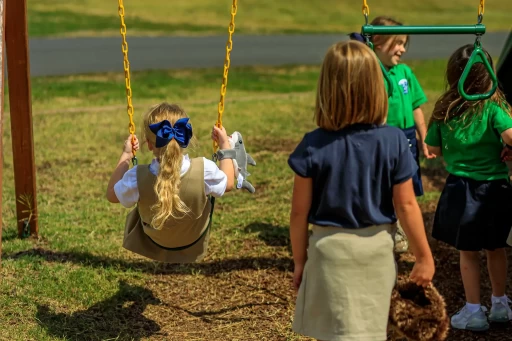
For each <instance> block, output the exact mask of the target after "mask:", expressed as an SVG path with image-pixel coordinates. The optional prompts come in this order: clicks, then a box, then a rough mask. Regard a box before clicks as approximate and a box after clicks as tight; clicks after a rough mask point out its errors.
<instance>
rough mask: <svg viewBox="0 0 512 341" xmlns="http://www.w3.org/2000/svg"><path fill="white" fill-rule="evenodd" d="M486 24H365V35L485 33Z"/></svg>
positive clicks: (363, 30)
mask: <svg viewBox="0 0 512 341" xmlns="http://www.w3.org/2000/svg"><path fill="white" fill-rule="evenodd" d="M484 33H485V25H483V24H476V25H446V26H372V25H364V26H363V28H362V30H361V34H363V35H375V34H381V35H385V34H388V35H391V34H393V35H394V34H397V35H398V34H405V35H406V34H484Z"/></svg>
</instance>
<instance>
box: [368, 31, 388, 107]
mask: <svg viewBox="0 0 512 341" xmlns="http://www.w3.org/2000/svg"><path fill="white" fill-rule="evenodd" d="M367 45H368V46H369V47H370V48H371V49H372V51H373V43H372V42H371V41H369V42H367ZM377 60H378V61H379V65H380V69H381V70H382V75H383V76H384V80H385V81H386V83H387V84H388V89H387V90H388V97H391V96H392V95H393V90H394V87H393V81H392V80H391V77H389V73H388V70H386V68H385V67H384V65H382V62H381V61H380V59H379V58H377Z"/></svg>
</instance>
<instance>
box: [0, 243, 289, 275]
mask: <svg viewBox="0 0 512 341" xmlns="http://www.w3.org/2000/svg"><path fill="white" fill-rule="evenodd" d="M3 258H4V259H23V258H25V259H34V260H44V261H46V262H54V263H73V264H79V265H81V266H89V267H93V268H114V269H120V270H123V271H126V270H135V271H141V272H144V273H149V274H162V275H190V274H196V273H198V272H199V273H201V274H202V275H206V276H214V275H216V274H219V273H227V272H232V271H238V270H260V269H276V270H279V271H292V270H293V264H292V260H291V258H289V257H243V258H231V259H222V260H217V261H212V262H204V263H191V264H166V263H160V262H153V261H145V260H140V261H138V260H133V261H130V260H124V259H115V258H108V257H103V256H97V255H93V254H90V253H88V252H75V251H69V252H63V251H53V250H48V249H43V248H34V249H31V250H26V251H21V252H17V253H13V254H5V255H4V256H3Z"/></svg>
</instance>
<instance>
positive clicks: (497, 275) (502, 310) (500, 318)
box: [486, 249, 512, 322]
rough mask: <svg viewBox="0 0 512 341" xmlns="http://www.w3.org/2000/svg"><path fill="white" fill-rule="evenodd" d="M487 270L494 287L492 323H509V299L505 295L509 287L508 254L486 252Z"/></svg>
mask: <svg viewBox="0 0 512 341" xmlns="http://www.w3.org/2000/svg"><path fill="white" fill-rule="evenodd" d="M486 253H487V268H488V269H489V277H490V278H491V285H492V299H491V302H492V306H491V311H490V313H489V320H490V321H491V322H508V321H510V320H511V319H512V310H511V309H510V306H509V299H508V298H507V296H506V295H505V289H506V286H507V252H506V250H505V249H496V250H494V251H486Z"/></svg>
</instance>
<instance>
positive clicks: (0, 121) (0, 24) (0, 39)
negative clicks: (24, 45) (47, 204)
mask: <svg viewBox="0 0 512 341" xmlns="http://www.w3.org/2000/svg"><path fill="white" fill-rule="evenodd" d="M4 19H5V16H4V0H0V190H1V189H3V182H2V178H3V169H4V145H3V137H4V41H5V35H4V32H5V30H4V24H5V20H4ZM1 266H2V192H0V267H1Z"/></svg>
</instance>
